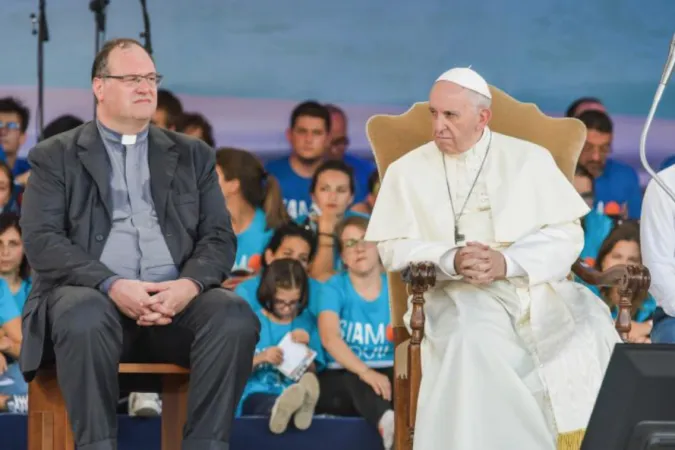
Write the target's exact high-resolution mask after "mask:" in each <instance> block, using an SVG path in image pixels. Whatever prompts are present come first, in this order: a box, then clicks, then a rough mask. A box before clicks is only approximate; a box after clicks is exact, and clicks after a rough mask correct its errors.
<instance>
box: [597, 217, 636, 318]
mask: <svg viewBox="0 0 675 450" xmlns="http://www.w3.org/2000/svg"><path fill="white" fill-rule="evenodd" d="M621 241H628V242H635V243H636V244H637V245H638V248H641V245H640V225H639V224H638V222H636V221H634V220H627V221H625V222H622V223H621V224H619V225H617V226H615V227H614V229H612V231H611V232H610V233H609V235H607V237H606V238H605V240H604V241H603V242H602V245H600V250H598V256H597V257H596V258H595V261H596V263H595V266H596V268H597V269H598V270H599V271H603V270H605V268H604V266H603V260H604V259H605V258H606V257H607V255H609V254H610V253H611V252H612V250H614V247H616V244H618V243H619V242H621ZM609 291H610V288H607V287H603V288H601V289H600V293H601V295H602V297H603V299H607V298H608V296H609ZM647 296H648V292H647V291H644V292H641V293H640V295H639V296H638V297H637V299H636V301H634V302H633V308H632V313H631V316H634V315H635V313H636V312H637V310H638V309H640V307H641V306H642V304H643V303H644V301H645V300H646V299H647Z"/></svg>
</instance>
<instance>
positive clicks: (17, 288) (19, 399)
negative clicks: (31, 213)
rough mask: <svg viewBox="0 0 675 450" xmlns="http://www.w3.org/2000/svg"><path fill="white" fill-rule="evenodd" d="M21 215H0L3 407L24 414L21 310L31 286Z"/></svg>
mask: <svg viewBox="0 0 675 450" xmlns="http://www.w3.org/2000/svg"><path fill="white" fill-rule="evenodd" d="M29 275H30V273H29V268H28V261H27V260H26V256H25V255H24V252H23V244H22V240H21V228H20V226H19V216H18V215H16V214H14V213H2V214H0V410H3V411H8V412H13V413H22V414H25V413H26V411H27V406H28V399H27V393H28V385H27V384H26V382H25V381H24V379H23V375H22V374H21V370H20V368H19V363H18V358H19V351H20V348H21V339H22V336H21V311H22V310H23V305H24V303H26V299H27V298H28V294H29V293H30V289H31V280H30V276H29Z"/></svg>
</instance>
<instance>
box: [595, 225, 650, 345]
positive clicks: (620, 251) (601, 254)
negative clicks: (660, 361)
mask: <svg viewBox="0 0 675 450" xmlns="http://www.w3.org/2000/svg"><path fill="white" fill-rule="evenodd" d="M640 250H641V249H640V226H639V225H638V224H637V222H632V221H628V222H623V223H622V224H620V225H618V226H617V227H616V228H614V230H612V232H611V233H610V234H609V236H607V239H605V240H604V242H603V243H602V245H601V246H600V251H598V260H597V264H596V269H597V270H599V271H605V270H607V269H609V268H610V267H613V266H616V265H619V264H642V257H641V252H640ZM591 290H593V291H594V292H595V293H596V294H597V295H599V296H600V298H602V299H603V300H604V301H605V302H607V304H608V305H609V307H610V310H611V311H612V315H613V317H614V318H615V319H616V316H617V313H618V304H619V292H618V289H617V288H601V289H598V288H597V287H595V286H592V287H591ZM655 310H656V301H655V300H654V298H653V297H652V296H651V295H649V294H648V293H647V292H644V293H642V296H641V297H639V298H638V299H637V300H636V301H634V302H633V308H632V311H631V316H632V318H633V323H632V324H631V325H632V326H631V331H630V335H629V341H631V342H638V343H639V342H643V343H648V342H650V335H651V331H652V320H651V319H652V315H653V314H654V311H655Z"/></svg>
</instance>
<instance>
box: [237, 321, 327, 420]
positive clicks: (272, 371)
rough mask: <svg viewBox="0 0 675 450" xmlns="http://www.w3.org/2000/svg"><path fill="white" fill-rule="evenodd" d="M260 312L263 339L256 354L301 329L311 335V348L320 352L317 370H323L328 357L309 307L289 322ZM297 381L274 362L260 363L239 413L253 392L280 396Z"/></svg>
mask: <svg viewBox="0 0 675 450" xmlns="http://www.w3.org/2000/svg"><path fill="white" fill-rule="evenodd" d="M256 315H257V316H258V320H260V339H259V340H258V344H257V345H256V347H255V354H256V355H257V354H258V353H261V352H263V351H264V350H265V349H267V348H268V347H274V346H276V345H277V344H278V343H279V342H281V340H282V339H283V337H284V336H285V335H286V334H287V333H289V332H291V331H293V330H296V329H298V328H300V329H303V330H305V331H306V332H307V333H308V334H309V348H311V349H312V350H314V351H315V352H316V353H317V355H316V358H315V359H314V364H315V366H316V369H317V371H319V370H322V369H323V367H324V359H323V358H324V357H323V351H322V349H321V339H320V338H319V331H318V330H317V327H316V320H314V318H313V317H312V316H311V314H309V312H308V311H307V310H305V311H303V313H302V314H300V316H298V317H296V318H295V319H293V321H292V322H291V323H288V324H279V323H275V322H272V321H271V320H270V319H269V318H268V317H267V316H266V315H265V314H263V312H262V310H261V309H258V310H257V311H256ZM293 383H294V381H293V380H291V379H289V378H287V377H286V376H285V375H283V374H282V373H281V372H279V371H278V370H277V369H276V368H275V367H274V366H272V365H271V364H268V363H263V364H260V365H259V366H257V367H256V368H255V369H254V370H253V373H252V374H251V376H250V377H249V379H248V381H247V382H246V387H245V388H244V393H243V395H242V397H241V401H240V402H239V408H238V411H237V415H241V407H242V405H243V403H244V401H245V400H246V398H247V397H248V396H249V395H251V394H258V393H263V394H271V395H279V394H281V393H282V392H283V391H284V389H286V388H287V387H288V386H290V385H292V384H293Z"/></svg>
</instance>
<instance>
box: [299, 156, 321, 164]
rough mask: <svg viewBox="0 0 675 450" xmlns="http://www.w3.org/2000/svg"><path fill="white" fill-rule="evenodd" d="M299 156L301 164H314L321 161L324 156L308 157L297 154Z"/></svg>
mask: <svg viewBox="0 0 675 450" xmlns="http://www.w3.org/2000/svg"><path fill="white" fill-rule="evenodd" d="M297 158H298V161H300V164H302V165H303V166H312V165H314V164H316V163H318V162H319V161H321V159H322V156H314V157H311V158H307V157H305V156H301V155H297Z"/></svg>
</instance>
